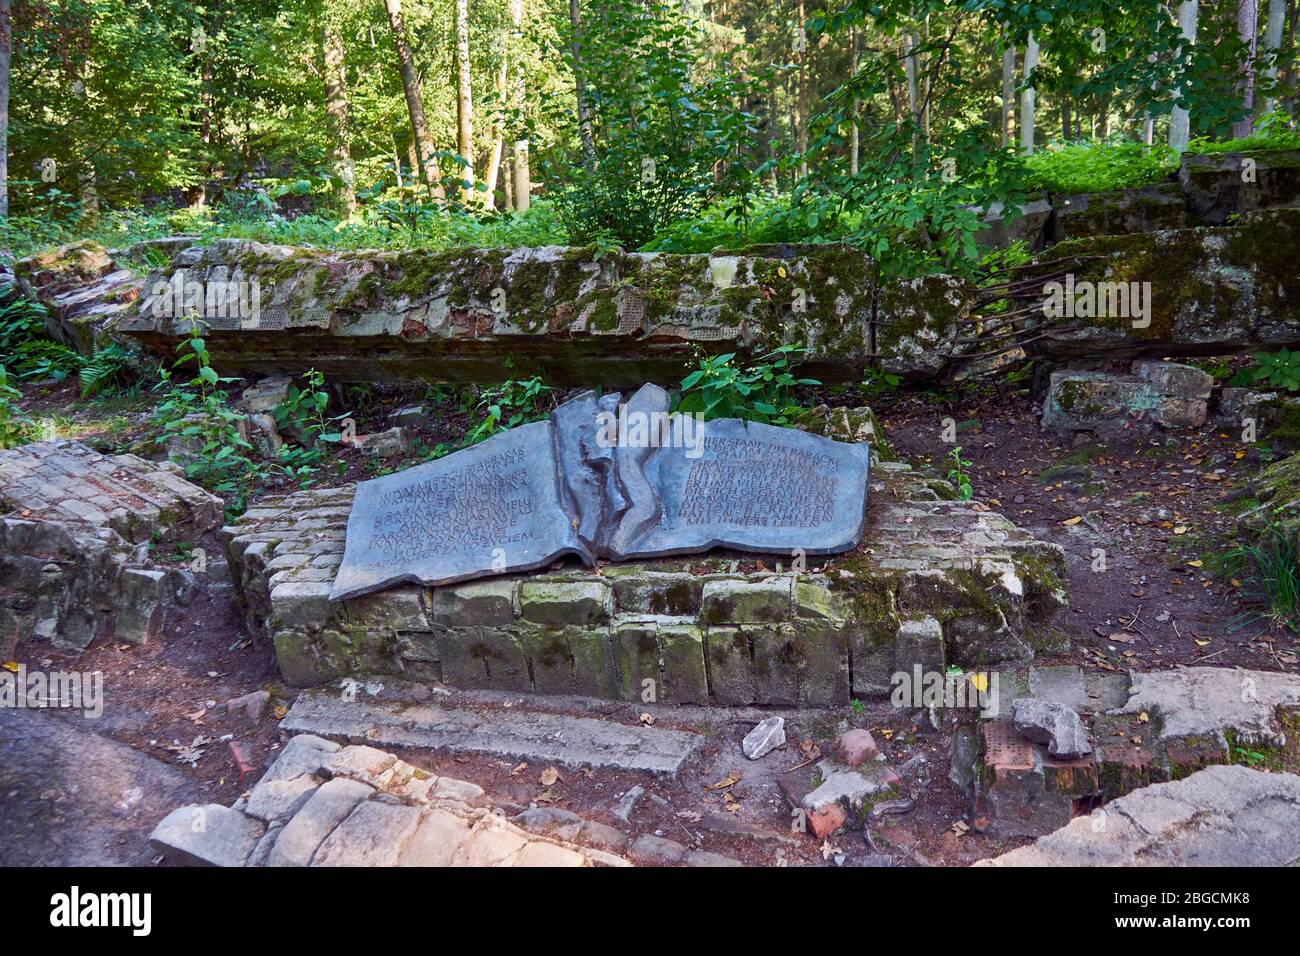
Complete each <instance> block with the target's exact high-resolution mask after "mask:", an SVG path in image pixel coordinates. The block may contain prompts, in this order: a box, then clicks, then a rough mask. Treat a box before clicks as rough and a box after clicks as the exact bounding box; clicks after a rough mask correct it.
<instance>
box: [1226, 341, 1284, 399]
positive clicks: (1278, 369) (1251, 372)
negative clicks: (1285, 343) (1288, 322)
mask: <svg viewBox="0 0 1300 956" xmlns="http://www.w3.org/2000/svg"><path fill="white" fill-rule="evenodd" d="M1253 358H1254V359H1255V364H1254V365H1248V366H1246V367H1245V368H1243V369H1240V370H1239V371H1238V372H1237V373H1236V374H1235V375H1233V376H1232V378H1231V379H1230V380H1229V384H1230V385H1234V386H1237V387H1247V386H1250V387H1255V388H1272V389H1284V390H1286V391H1288V392H1296V391H1300V352H1292V351H1291V350H1290V349H1288V348H1285V347H1284V348H1281V349H1278V350H1277V351H1276V352H1271V353H1270V352H1257V353H1255V355H1254V356H1253Z"/></svg>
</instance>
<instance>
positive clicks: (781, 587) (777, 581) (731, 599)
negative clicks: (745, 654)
mask: <svg viewBox="0 0 1300 956" xmlns="http://www.w3.org/2000/svg"><path fill="white" fill-rule="evenodd" d="M793 586H794V578H793V577H792V576H789V575H774V576H772V577H770V578H762V579H759V580H742V579H736V578H723V579H715V580H712V581H706V582H705V584H704V591H703V595H702V597H701V608H700V616H701V618H702V619H703V620H704V622H705V623H707V624H775V623H779V622H783V621H788V620H790V618H791V616H792V605H791V602H792V600H793Z"/></svg>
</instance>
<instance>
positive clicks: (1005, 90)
mask: <svg viewBox="0 0 1300 956" xmlns="http://www.w3.org/2000/svg"><path fill="white" fill-rule="evenodd" d="M1015 138H1016V48H1015V47H1014V46H1008V47H1007V48H1006V49H1005V50H1003V51H1002V148H1003V149H1006V148H1007V147H1008V146H1010V145H1011V144H1012V142H1014V141H1015Z"/></svg>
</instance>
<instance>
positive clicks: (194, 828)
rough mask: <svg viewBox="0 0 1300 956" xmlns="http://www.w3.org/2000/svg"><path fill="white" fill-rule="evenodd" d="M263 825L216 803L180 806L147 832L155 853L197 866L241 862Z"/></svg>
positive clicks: (248, 853) (258, 836) (252, 845)
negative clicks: (151, 830)
mask: <svg viewBox="0 0 1300 956" xmlns="http://www.w3.org/2000/svg"><path fill="white" fill-rule="evenodd" d="M265 829H266V828H265V826H264V825H263V824H262V823H260V822H259V821H257V820H254V819H252V818H251V817H246V816H244V814H242V813H240V812H239V811H238V810H231V809H229V808H228V807H223V806H221V805H220V804H217V803H209V804H205V805H203V806H188V807H181V808H180V809H178V810H173V811H172V812H171V813H169V814H167V816H166V817H164V818H163V819H162V821H161V822H160V823H159V824H158V825H157V826H156V827H154V828H153V832H151V833H150V834H149V845H150V846H151V847H153V849H154V850H155V851H157V852H158V853H162V854H164V855H167V856H170V857H172V858H173V859H178V860H181V861H182V862H185V863H189V864H192V865H197V866H243V865H244V864H245V863H246V862H247V861H248V858H249V857H250V856H251V855H252V853H253V849H254V848H255V847H256V846H257V842H258V840H260V839H261V837H262V834H263V833H264V832H265Z"/></svg>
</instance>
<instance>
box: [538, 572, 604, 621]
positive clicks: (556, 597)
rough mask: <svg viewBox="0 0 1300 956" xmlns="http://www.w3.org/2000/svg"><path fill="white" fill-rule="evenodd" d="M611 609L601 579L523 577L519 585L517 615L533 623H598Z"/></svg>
mask: <svg viewBox="0 0 1300 956" xmlns="http://www.w3.org/2000/svg"><path fill="white" fill-rule="evenodd" d="M611 612H612V606H611V596H610V589H609V585H607V584H606V583H605V582H604V581H573V582H565V581H525V582H523V583H522V584H521V585H520V586H519V616H520V617H522V618H523V619H524V620H525V621H528V622H530V623H533V624H549V625H554V626H564V625H566V624H578V625H590V624H602V623H605V622H606V621H608V620H609V618H610V615H611Z"/></svg>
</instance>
